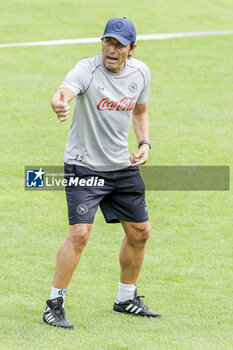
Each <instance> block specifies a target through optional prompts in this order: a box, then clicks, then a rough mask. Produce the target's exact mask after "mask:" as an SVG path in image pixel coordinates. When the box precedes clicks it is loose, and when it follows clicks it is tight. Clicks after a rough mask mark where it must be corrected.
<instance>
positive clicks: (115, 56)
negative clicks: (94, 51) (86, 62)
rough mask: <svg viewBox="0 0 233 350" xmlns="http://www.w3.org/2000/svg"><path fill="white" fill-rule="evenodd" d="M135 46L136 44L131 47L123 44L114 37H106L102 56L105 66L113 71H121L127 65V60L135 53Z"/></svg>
mask: <svg viewBox="0 0 233 350" xmlns="http://www.w3.org/2000/svg"><path fill="white" fill-rule="evenodd" d="M135 48H136V45H134V47H133V48H132V49H130V45H128V46H123V45H122V44H121V43H120V42H119V41H118V40H116V39H114V38H104V39H103V41H102V57H103V63H104V66H105V68H106V69H107V70H109V71H110V72H112V73H120V72H121V71H122V70H123V68H124V66H125V60H126V59H127V57H128V56H129V55H132V54H133V52H134V50H135Z"/></svg>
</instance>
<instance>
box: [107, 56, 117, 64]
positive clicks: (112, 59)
mask: <svg viewBox="0 0 233 350" xmlns="http://www.w3.org/2000/svg"><path fill="white" fill-rule="evenodd" d="M107 60H108V61H109V62H111V63H115V62H117V58H115V57H111V56H107Z"/></svg>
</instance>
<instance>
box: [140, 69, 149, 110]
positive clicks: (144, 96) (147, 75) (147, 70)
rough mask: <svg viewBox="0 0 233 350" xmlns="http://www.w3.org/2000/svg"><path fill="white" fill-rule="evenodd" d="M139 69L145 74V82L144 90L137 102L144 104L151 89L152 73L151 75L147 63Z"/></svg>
mask: <svg viewBox="0 0 233 350" xmlns="http://www.w3.org/2000/svg"><path fill="white" fill-rule="evenodd" d="M139 70H140V72H141V74H142V76H143V82H144V84H143V88H142V91H141V93H140V95H139V97H138V99H137V103H138V104H143V103H146V102H147V100H148V96H149V91H150V82H151V75H150V70H149V68H148V67H147V65H146V64H143V66H141V67H140V68H139Z"/></svg>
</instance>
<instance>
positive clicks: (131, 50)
mask: <svg viewBox="0 0 233 350" xmlns="http://www.w3.org/2000/svg"><path fill="white" fill-rule="evenodd" d="M136 47H137V45H136V44H134V45H133V48H132V49H129V56H131V55H132V54H133V53H134V51H135V49H136Z"/></svg>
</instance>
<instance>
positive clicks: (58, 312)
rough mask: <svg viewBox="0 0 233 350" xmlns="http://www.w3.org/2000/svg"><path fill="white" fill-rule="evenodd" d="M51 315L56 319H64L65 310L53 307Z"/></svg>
mask: <svg viewBox="0 0 233 350" xmlns="http://www.w3.org/2000/svg"><path fill="white" fill-rule="evenodd" d="M51 313H52V314H53V316H55V318H56V319H61V318H65V310H64V309H63V307H61V306H60V305H58V306H55V307H54V308H53V309H52V310H51Z"/></svg>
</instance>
